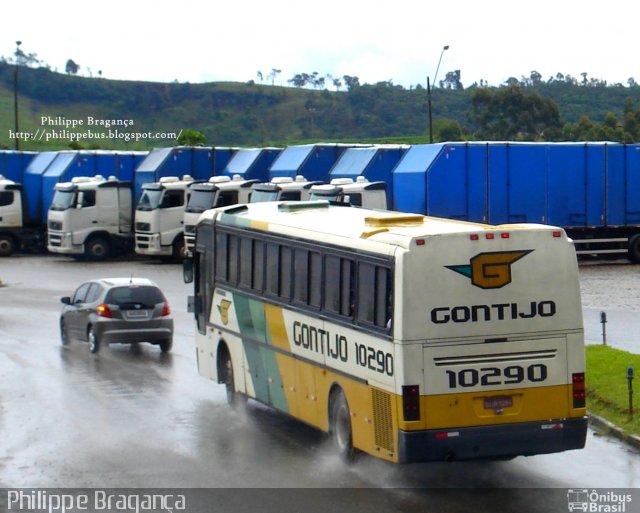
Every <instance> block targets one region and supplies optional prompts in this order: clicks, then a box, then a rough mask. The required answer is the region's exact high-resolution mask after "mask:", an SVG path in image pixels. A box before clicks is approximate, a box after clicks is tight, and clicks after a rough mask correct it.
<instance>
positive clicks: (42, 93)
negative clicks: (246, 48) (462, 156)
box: [0, 62, 640, 150]
mask: <svg viewBox="0 0 640 513" xmlns="http://www.w3.org/2000/svg"><path fill="white" fill-rule="evenodd" d="M14 70H15V67H14V66H12V65H9V64H6V63H2V62H0V148H10V149H11V148H14V146H15V140H14V139H13V138H12V137H11V136H12V133H11V131H13V130H14V107H13V105H14V101H13V87H14ZM523 87H526V88H527V89H530V90H533V91H535V92H538V93H539V94H540V95H542V96H546V97H549V98H551V99H552V100H553V101H554V102H556V103H557V104H558V106H559V108H560V113H561V116H562V119H563V121H565V122H572V123H574V122H576V121H577V120H578V119H579V118H580V117H581V116H583V115H586V116H589V117H590V118H591V119H592V120H593V121H595V122H598V123H600V122H602V121H603V120H604V118H605V116H606V114H607V113H608V112H613V113H614V114H615V115H616V116H617V117H618V118H621V117H622V116H623V112H624V105H625V101H627V98H632V100H633V101H634V102H635V103H636V104H639V105H640V87H639V86H634V87H622V86H611V87H605V86H597V87H585V86H578V85H575V84H567V83H563V82H553V83H541V84H538V85H536V86H523ZM475 89H476V88H475V86H473V87H470V88H468V89H465V90H450V89H436V90H434V92H433V118H434V128H435V132H436V140H438V139H439V135H440V129H441V128H442V127H443V126H446V125H447V124H449V125H450V124H452V123H453V124H457V125H459V126H460V127H462V132H459V133H460V134H463V133H464V134H467V135H468V134H471V133H473V131H474V129H475V128H476V127H473V126H471V125H470V123H469V121H468V118H467V113H468V112H469V110H470V107H471V97H472V95H473V92H474V90H475ZM426 97H427V95H426V91H425V90H424V89H423V88H421V87H419V86H418V87H417V88H412V89H405V88H403V87H401V86H397V85H394V84H393V83H391V82H381V83H378V84H362V85H358V86H357V87H352V88H351V89H350V90H349V91H328V90H313V89H307V88H295V87H280V86H269V85H262V84H255V83H253V82H249V83H227V82H215V83H205V84H188V83H153V82H133V81H117V80H107V79H103V78H87V77H77V76H70V75H65V74H61V73H55V72H52V71H50V70H48V69H45V68H28V67H24V66H21V67H20V68H19V114H20V116H19V121H20V123H19V125H20V131H21V132H22V131H24V132H28V133H30V134H38V138H37V140H35V141H33V140H32V141H27V142H25V141H21V144H20V149H31V150H44V149H67V148H69V143H70V142H71V140H70V137H69V132H71V130H69V129H68V131H67V133H60V130H62V129H63V128H65V127H64V126H56V125H55V123H56V122H57V121H58V120H59V119H64V120H68V121H70V122H73V121H74V120H75V121H82V122H83V123H84V125H83V126H81V127H78V128H77V129H76V132H78V133H88V132H89V131H90V132H91V133H92V134H93V133H101V134H105V137H104V138H102V139H100V138H92V139H83V140H80V141H79V142H80V145H81V146H82V147H85V148H105V149H148V148H152V147H161V146H172V145H174V144H175V135H177V134H178V133H179V132H180V130H182V129H185V128H190V129H195V130H198V131H200V132H202V133H204V134H205V136H206V139H207V144H208V145H214V146H269V145H275V146H284V145H287V144H295V143H300V142H305V141H306V142H312V141H353V142H367V141H377V142H405V143H411V144H417V143H424V142H427V140H428V139H427V132H428V131H427V127H428V121H427V102H426ZM43 117H44V118H45V121H44V122H43V119H42V118H43ZM89 118H93V119H98V120H104V121H111V120H113V121H116V122H120V123H123V122H125V121H126V122H127V124H129V123H131V122H132V123H133V125H132V126H128V127H121V126H114V127H111V128H112V130H114V129H117V130H118V133H119V136H120V137H117V136H115V135H114V134H113V132H112V133H111V134H110V133H109V131H108V130H109V129H108V128H107V127H104V126H95V125H92V126H88V124H87V123H88V121H89ZM48 119H51V120H53V124H52V123H50V122H49V121H48ZM149 132H150V133H152V134H154V135H155V134H156V133H158V132H160V133H163V134H165V135H166V136H165V137H159V138H153V139H150V138H145V139H142V140H139V141H137V142H136V141H131V140H130V141H128V142H127V141H126V140H125V139H124V138H122V137H123V136H127V135H129V136H130V137H131V136H132V134H147V133H149ZM442 133H443V134H444V133H445V132H442ZM47 136H48V137H49V138H50V140H49V141H48V142H47V141H46V138H47ZM443 137H446V136H443Z"/></svg>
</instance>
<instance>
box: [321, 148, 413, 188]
mask: <svg viewBox="0 0 640 513" xmlns="http://www.w3.org/2000/svg"><path fill="white" fill-rule="evenodd" d="M408 149H409V146H405V145H380V146H371V147H365V148H361V147H356V148H347V149H346V150H345V151H344V153H343V154H342V155H341V156H340V158H338V161H337V162H336V163H335V164H334V165H333V167H332V168H331V170H330V171H329V179H330V180H333V179H335V178H351V179H352V180H353V181H354V182H355V181H356V179H357V178H358V177H359V176H363V177H365V178H366V179H367V180H368V181H369V182H384V183H385V184H386V186H387V197H388V200H391V198H393V174H392V171H393V169H394V168H395V167H396V165H397V164H398V162H399V161H400V159H401V158H402V155H404V153H405V152H406V151H407V150H408Z"/></svg>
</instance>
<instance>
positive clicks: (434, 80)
mask: <svg viewBox="0 0 640 513" xmlns="http://www.w3.org/2000/svg"><path fill="white" fill-rule="evenodd" d="M448 49H449V45H444V46H443V47H442V51H441V52H440V58H439V59H438V66H437V67H436V74H435V75H434V76H433V84H434V85H435V84H437V82H436V80H437V79H438V71H439V70H440V63H441V62H442V55H443V54H444V52H445V50H448ZM427 108H428V110H429V142H430V143H432V144H433V115H432V112H431V84H430V82H429V77H427Z"/></svg>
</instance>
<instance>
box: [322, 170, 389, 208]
mask: <svg viewBox="0 0 640 513" xmlns="http://www.w3.org/2000/svg"><path fill="white" fill-rule="evenodd" d="M309 193H310V194H309V196H310V199H312V200H316V199H324V200H328V201H336V202H339V203H350V204H351V205H354V206H357V207H365V208H376V209H382V210H387V208H388V203H387V185H386V184H385V183H384V182H370V181H368V180H367V179H366V178H365V177H364V176H358V177H357V178H356V181H355V182H354V181H353V180H352V179H351V178H334V179H333V180H331V182H330V183H329V184H323V185H314V186H313V187H311V189H310V191H309Z"/></svg>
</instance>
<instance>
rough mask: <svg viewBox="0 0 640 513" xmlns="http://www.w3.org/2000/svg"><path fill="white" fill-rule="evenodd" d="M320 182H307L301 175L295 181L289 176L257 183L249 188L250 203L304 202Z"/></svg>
mask: <svg viewBox="0 0 640 513" xmlns="http://www.w3.org/2000/svg"><path fill="white" fill-rule="evenodd" d="M320 184H322V182H320V181H309V180H307V179H306V178H305V177H304V176H302V175H297V176H296V177H295V179H293V178H291V177H290V176H277V177H275V178H272V179H271V181H270V182H264V183H257V184H254V185H253V186H252V187H251V199H250V202H251V203H259V202H261V201H305V200H308V199H309V191H310V189H311V187H313V186H314V185H320Z"/></svg>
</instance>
